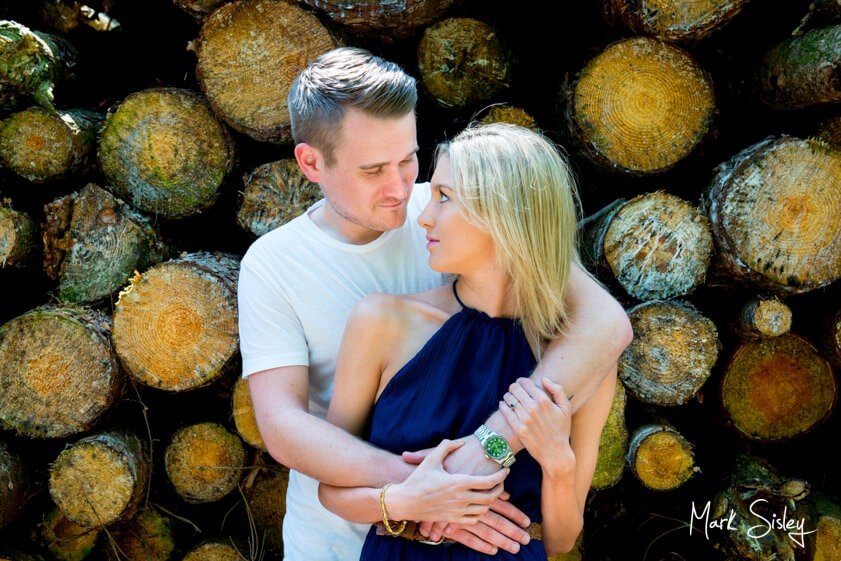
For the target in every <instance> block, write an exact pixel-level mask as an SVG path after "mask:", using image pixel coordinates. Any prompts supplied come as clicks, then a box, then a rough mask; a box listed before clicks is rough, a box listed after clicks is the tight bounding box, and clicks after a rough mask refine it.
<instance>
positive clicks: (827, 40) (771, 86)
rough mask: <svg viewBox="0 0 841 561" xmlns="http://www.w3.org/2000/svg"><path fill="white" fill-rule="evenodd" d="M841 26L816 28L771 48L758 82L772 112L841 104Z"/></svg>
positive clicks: (756, 81)
mask: <svg viewBox="0 0 841 561" xmlns="http://www.w3.org/2000/svg"><path fill="white" fill-rule="evenodd" d="M839 44H841V25H835V26H832V27H824V28H820V29H813V30H811V31H808V32H807V33H805V34H803V35H802V36H801V37H794V38H791V39H788V40H787V41H784V42H782V43H781V44H779V45H777V46H776V47H774V48H773V49H771V50H770V51H769V52H768V53H766V54H765V56H764V57H763V58H762V61H761V62H760V63H759V65H758V67H757V70H756V74H755V78H754V82H755V85H756V88H757V90H758V97H759V100H760V101H761V102H762V103H764V104H765V105H766V106H768V107H770V108H771V109H777V110H783V109H803V108H806V107H813V106H816V105H821V104H825V103H837V102H839V101H841V79H839V75H841V49H839V48H838V45H839Z"/></svg>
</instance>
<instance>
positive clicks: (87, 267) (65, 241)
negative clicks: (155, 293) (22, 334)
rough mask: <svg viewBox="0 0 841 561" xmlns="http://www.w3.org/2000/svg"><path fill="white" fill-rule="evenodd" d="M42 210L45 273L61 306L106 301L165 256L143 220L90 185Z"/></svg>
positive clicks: (96, 187)
mask: <svg viewBox="0 0 841 561" xmlns="http://www.w3.org/2000/svg"><path fill="white" fill-rule="evenodd" d="M44 212H45V214H46V224H45V227H44V233H43V237H44V270H45V271H46V273H47V275H48V276H50V277H51V278H53V279H59V298H60V299H61V300H62V301H63V302H70V303H91V302H96V301H98V300H101V299H102V298H106V297H107V296H109V295H110V294H113V293H114V292H115V291H116V290H118V289H119V288H121V287H123V286H125V285H126V283H127V282H128V281H129V279H130V278H131V276H132V273H133V272H134V271H136V270H143V269H146V268H148V267H151V266H152V265H155V264H157V263H160V262H161V261H163V260H164V259H165V258H166V256H167V255H168V253H169V250H168V248H167V247H166V246H165V245H164V244H163V243H162V242H161V241H160V238H159V235H158V233H157V232H156V231H155V229H154V228H153V227H152V225H151V223H150V222H149V220H148V219H147V218H146V217H144V216H143V215H141V214H140V213H138V212H137V211H135V210H134V209H132V208H131V207H130V206H128V205H127V204H125V203H124V202H123V201H122V200H120V199H117V198H116V197H114V196H113V195H112V194H111V193H109V192H107V191H105V190H103V189H101V188H99V187H98V186H97V185H95V184H93V183H89V184H88V185H86V186H85V187H84V188H83V189H82V190H81V191H78V192H76V193H73V194H70V195H66V196H64V197H61V198H59V199H56V200H55V201H53V202H51V203H49V204H47V205H46V206H45V207H44Z"/></svg>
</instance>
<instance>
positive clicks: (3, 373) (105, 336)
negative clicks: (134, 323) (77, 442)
mask: <svg viewBox="0 0 841 561" xmlns="http://www.w3.org/2000/svg"><path fill="white" fill-rule="evenodd" d="M110 334H111V319H110V318H109V317H107V316H105V315H103V314H102V313H100V312H97V311H95V310H91V309H88V308H80V307H67V306H65V307H56V306H42V307H40V308H36V309H34V310H32V311H30V312H27V313H25V314H23V315H21V316H18V317H16V318H14V319H12V320H10V321H9V322H7V323H5V324H4V325H3V326H2V327H0V425H1V426H2V427H3V428H4V429H6V430H13V431H16V432H18V433H21V434H24V435H27V436H30V437H34V438H61V437H67V436H70V435H72V434H76V433H79V432H83V431H86V430H90V429H91V428H92V427H93V426H94V425H95V424H96V422H97V420H98V419H99V417H100V416H101V415H102V414H103V413H104V412H105V411H106V410H108V408H109V407H110V406H111V405H112V404H113V403H114V402H115V401H116V400H117V399H118V398H119V396H120V394H121V390H122V387H123V386H122V382H123V376H122V371H121V369H120V365H119V362H118V360H117V354H116V353H115V352H114V349H113V347H112V346H111V338H110Z"/></svg>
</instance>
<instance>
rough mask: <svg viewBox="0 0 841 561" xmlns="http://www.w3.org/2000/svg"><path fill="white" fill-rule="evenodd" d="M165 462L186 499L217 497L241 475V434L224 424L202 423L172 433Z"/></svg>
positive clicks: (235, 482) (199, 501) (180, 492)
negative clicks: (233, 431) (229, 429)
mask: <svg viewBox="0 0 841 561" xmlns="http://www.w3.org/2000/svg"><path fill="white" fill-rule="evenodd" d="M165 463H166V473H167V475H168V476H169V480H170V482H171V483H172V485H173V487H174V488H175V491H176V492H177V493H178V494H179V495H181V496H182V497H183V498H184V499H185V500H186V501H188V502H191V503H207V502H212V501H218V500H219V499H221V498H222V497H224V496H226V495H227V494H228V493H230V492H231V491H233V490H234V488H236V486H237V483H238V482H239V481H240V479H241V478H242V475H243V469H244V468H245V448H244V447H243V445H242V441H240V439H239V437H238V436H236V435H234V434H232V433H230V432H228V431H227V430H225V428H223V427H222V426H221V425H218V424H216V423H199V424H196V425H189V426H186V427H184V428H182V429H180V430H178V431H177V432H176V433H175V435H173V437H172V441H171V442H170V443H169V445H168V446H167V447H166V456H165Z"/></svg>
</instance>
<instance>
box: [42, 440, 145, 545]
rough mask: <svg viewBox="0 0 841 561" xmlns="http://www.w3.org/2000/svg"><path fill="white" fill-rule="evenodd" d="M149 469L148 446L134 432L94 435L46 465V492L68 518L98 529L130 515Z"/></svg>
mask: <svg viewBox="0 0 841 561" xmlns="http://www.w3.org/2000/svg"><path fill="white" fill-rule="evenodd" d="M150 471H151V460H150V458H149V455H148V451H147V449H146V447H145V445H144V443H143V441H141V440H140V439H139V438H138V437H137V436H136V435H134V434H131V433H127V432H110V433H102V434H95V435H93V436H88V437H85V438H83V439H81V440H79V441H78V442H76V443H74V444H71V445H70V446H69V447H67V448H65V449H64V450H63V451H62V452H61V453H60V454H59V455H58V458H56V461H55V463H54V464H53V465H52V467H51V468H50V496H51V497H52V499H53V501H54V502H55V504H56V505H58V508H59V509H61V512H62V513H63V514H64V515H65V516H66V517H67V518H68V520H70V521H71V522H75V523H76V524H79V525H80V526H84V527H85V528H98V527H101V526H106V525H108V524H111V523H113V522H116V521H117V520H120V519H125V518H129V517H131V516H133V515H134V513H135V512H136V511H137V509H138V507H139V505H140V502H141V501H142V499H143V497H144V495H145V493H146V487H147V484H148V481H149V475H150Z"/></svg>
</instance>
